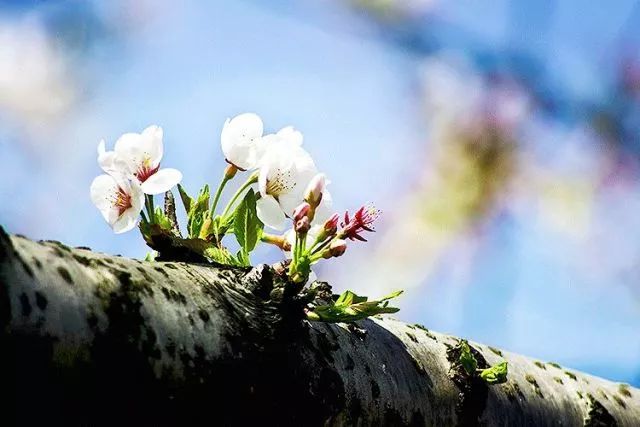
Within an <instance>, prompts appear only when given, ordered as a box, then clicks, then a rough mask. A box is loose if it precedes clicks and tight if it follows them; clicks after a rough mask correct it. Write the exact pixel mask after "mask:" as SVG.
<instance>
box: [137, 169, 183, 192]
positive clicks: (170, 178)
mask: <svg viewBox="0 0 640 427" xmlns="http://www.w3.org/2000/svg"><path fill="white" fill-rule="evenodd" d="M180 181H182V172H180V171H179V170H177V169H172V168H164V169H160V170H159V171H158V172H156V173H154V174H153V175H151V176H150V177H149V178H147V180H146V181H145V182H143V183H142V184H141V185H140V187H141V188H142V191H143V192H145V193H146V194H162V193H164V192H166V191H169V190H170V189H171V188H173V187H174V186H175V185H176V184H178V183H179V182H180Z"/></svg>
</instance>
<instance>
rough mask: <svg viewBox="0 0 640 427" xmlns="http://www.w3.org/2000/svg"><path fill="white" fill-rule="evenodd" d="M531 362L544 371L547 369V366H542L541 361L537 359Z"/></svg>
mask: <svg viewBox="0 0 640 427" xmlns="http://www.w3.org/2000/svg"><path fill="white" fill-rule="evenodd" d="M533 364H534V365H536V366H537V367H538V368H540V369H544V370H545V371H546V370H547V367H546V366H544V363H542V362H540V361H537V360H536V361H535V362H533Z"/></svg>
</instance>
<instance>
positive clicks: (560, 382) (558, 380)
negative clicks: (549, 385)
mask: <svg viewBox="0 0 640 427" xmlns="http://www.w3.org/2000/svg"><path fill="white" fill-rule="evenodd" d="M553 380H554V381H555V382H557V383H558V384H560V385H562V384H564V381H562V378H560V377H553Z"/></svg>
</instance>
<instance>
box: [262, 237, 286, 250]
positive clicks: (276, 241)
mask: <svg viewBox="0 0 640 427" xmlns="http://www.w3.org/2000/svg"><path fill="white" fill-rule="evenodd" d="M260 240H262V241H263V242H265V243H269V244H270V245H275V246H277V247H279V248H280V249H282V250H283V251H285V252H289V251H290V250H291V243H290V242H289V241H288V240H287V239H286V237H285V236H275V235H273V234H269V233H263V234H262V237H260Z"/></svg>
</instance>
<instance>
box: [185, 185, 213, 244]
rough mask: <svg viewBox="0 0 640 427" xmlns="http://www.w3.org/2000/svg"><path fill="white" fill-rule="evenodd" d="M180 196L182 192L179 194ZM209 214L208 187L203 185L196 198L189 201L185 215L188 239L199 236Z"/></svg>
mask: <svg viewBox="0 0 640 427" xmlns="http://www.w3.org/2000/svg"><path fill="white" fill-rule="evenodd" d="M180 196H182V192H181V193H180ZM183 202H184V200H183ZM208 214H209V186H208V185H205V186H204V187H202V189H201V190H200V192H199V193H198V198H197V199H196V200H195V201H193V200H192V201H191V202H190V204H189V211H188V213H187V231H188V233H189V237H192V238H197V237H198V236H199V235H200V229H201V228H202V224H204V221H205V219H206V218H207V217H208Z"/></svg>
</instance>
